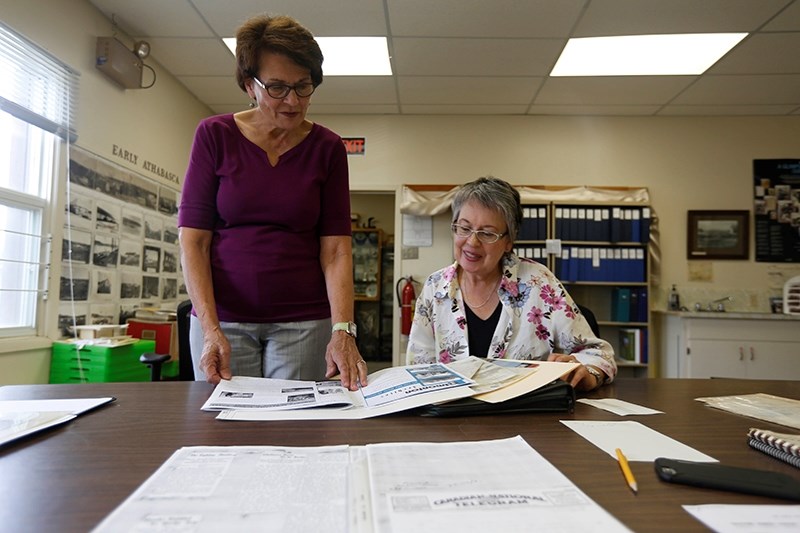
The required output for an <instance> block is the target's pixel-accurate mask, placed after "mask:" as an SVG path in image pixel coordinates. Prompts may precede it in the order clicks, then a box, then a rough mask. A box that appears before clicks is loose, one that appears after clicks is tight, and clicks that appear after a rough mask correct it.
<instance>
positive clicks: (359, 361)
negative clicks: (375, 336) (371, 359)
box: [356, 359, 367, 366]
mask: <svg viewBox="0 0 800 533" xmlns="http://www.w3.org/2000/svg"><path fill="white" fill-rule="evenodd" d="M362 363H363V364H365V365H366V364H367V362H366V361H364V360H363V359H359V360H358V362H356V366H358V365H360V364H362Z"/></svg>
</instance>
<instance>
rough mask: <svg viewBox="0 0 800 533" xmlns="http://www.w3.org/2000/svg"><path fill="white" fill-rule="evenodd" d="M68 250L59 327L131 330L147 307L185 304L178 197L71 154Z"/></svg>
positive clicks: (80, 153) (144, 180) (63, 329)
mask: <svg viewBox="0 0 800 533" xmlns="http://www.w3.org/2000/svg"><path fill="white" fill-rule="evenodd" d="M69 174H70V177H69V180H70V190H69V196H68V198H67V201H66V206H65V211H66V212H65V222H64V232H63V237H62V243H61V280H60V287H59V312H58V326H59V330H60V333H61V334H63V335H69V334H70V333H69V329H68V328H70V327H71V326H72V325H73V323H74V324H75V325H79V326H80V325H89V324H124V323H125V322H126V321H127V319H128V318H131V317H133V316H134V313H135V310H136V309H137V308H141V307H175V306H176V305H177V302H179V301H181V300H184V299H186V298H187V297H188V296H187V291H186V284H185V282H184V279H183V273H182V271H181V265H180V250H179V246H178V226H177V212H178V197H179V192H178V191H177V190H176V189H175V188H172V187H168V186H165V185H162V184H160V183H158V182H156V181H155V180H151V179H148V178H146V177H144V176H141V175H139V174H137V173H135V172H133V171H131V170H129V169H125V168H123V167H120V166H118V165H115V164H113V163H111V162H110V161H107V160H105V159H103V158H100V157H98V156H96V155H94V154H91V153H89V152H86V151H83V150H80V149H78V148H74V147H73V148H72V149H71V153H70V173H69Z"/></svg>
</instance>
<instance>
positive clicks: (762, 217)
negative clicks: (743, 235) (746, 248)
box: [753, 159, 800, 263]
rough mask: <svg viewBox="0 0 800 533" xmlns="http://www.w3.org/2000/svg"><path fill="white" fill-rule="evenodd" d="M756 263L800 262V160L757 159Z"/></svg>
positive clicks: (755, 176) (755, 165) (755, 179)
mask: <svg viewBox="0 0 800 533" xmlns="http://www.w3.org/2000/svg"><path fill="white" fill-rule="evenodd" d="M753 178H754V181H755V188H754V196H755V205H754V208H755V209H754V213H755V237H756V261H761V262H771V263H800V159H754V160H753Z"/></svg>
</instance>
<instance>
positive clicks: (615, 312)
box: [611, 287, 631, 322]
mask: <svg viewBox="0 0 800 533" xmlns="http://www.w3.org/2000/svg"><path fill="white" fill-rule="evenodd" d="M630 311H631V290H630V289H629V288H628V287H615V288H614V289H613V290H612V291H611V320H613V321H614V322H630Z"/></svg>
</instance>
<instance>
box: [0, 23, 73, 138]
mask: <svg viewBox="0 0 800 533" xmlns="http://www.w3.org/2000/svg"><path fill="white" fill-rule="evenodd" d="M78 76H79V73H78V71H76V70H74V69H72V68H70V67H69V66H68V65H66V64H64V63H63V62H62V61H60V60H59V59H57V58H55V57H54V56H53V55H52V54H50V53H49V52H47V51H46V50H44V49H42V48H41V47H39V46H38V45H36V44H34V43H33V42H31V41H29V40H27V39H26V38H24V37H22V36H20V35H19V34H17V33H16V32H15V31H14V30H12V29H11V28H9V27H8V26H6V25H5V24H3V23H2V22H0V109H2V110H3V111H6V112H7V113H10V114H12V115H14V116H15V117H17V118H19V119H20V120H24V121H25V122H27V123H29V124H32V125H34V126H36V127H39V128H41V129H43V130H45V131H49V132H51V133H54V134H56V135H58V136H59V137H61V138H62V139H65V140H69V141H70V142H74V141H75V140H76V139H77V134H76V131H75V120H74V117H75V109H76V107H77V105H76V103H77V97H78Z"/></svg>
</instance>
